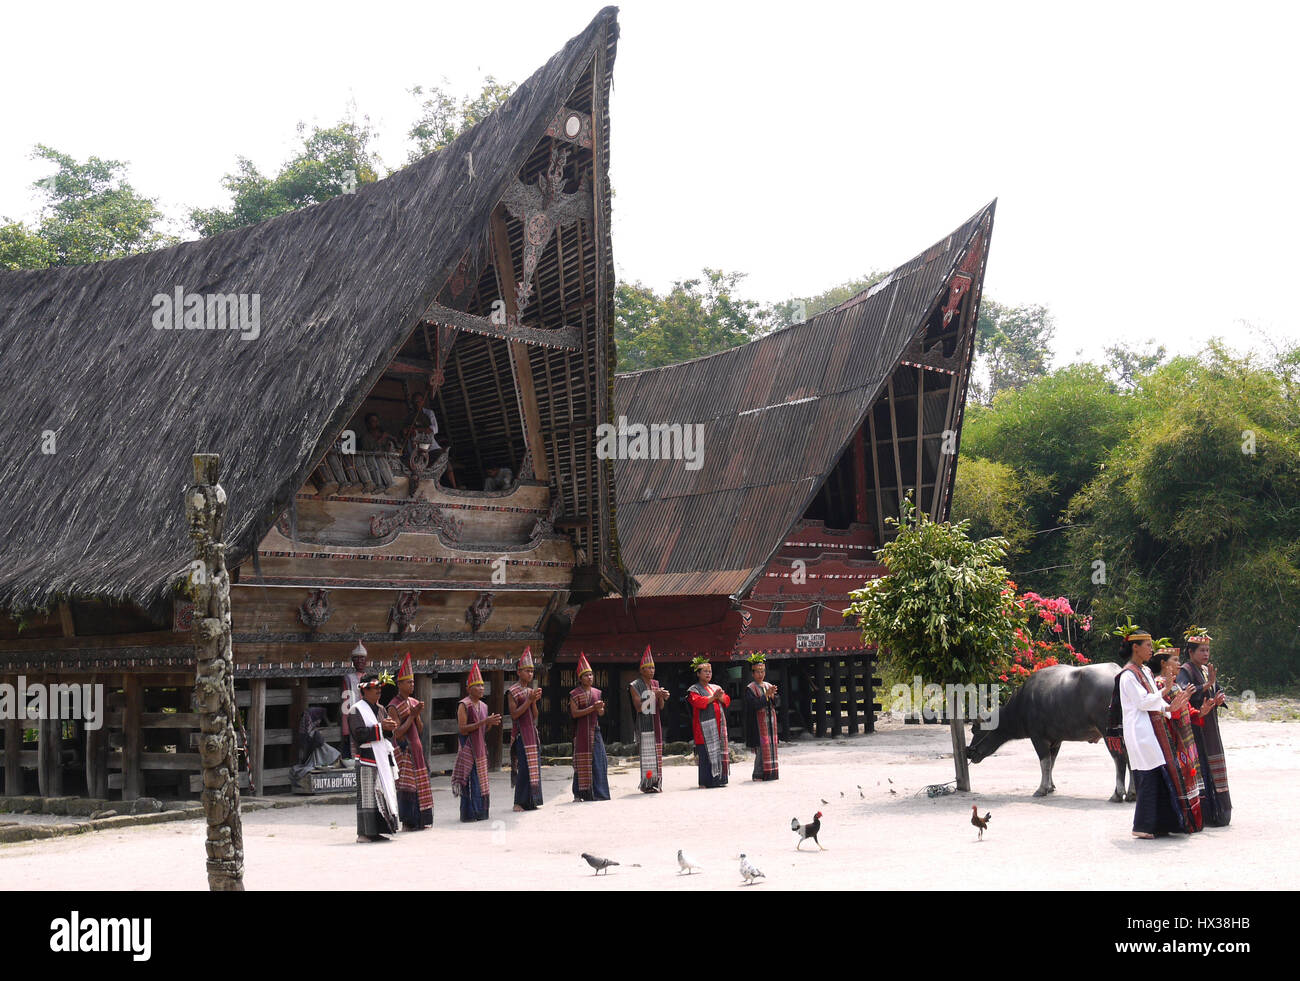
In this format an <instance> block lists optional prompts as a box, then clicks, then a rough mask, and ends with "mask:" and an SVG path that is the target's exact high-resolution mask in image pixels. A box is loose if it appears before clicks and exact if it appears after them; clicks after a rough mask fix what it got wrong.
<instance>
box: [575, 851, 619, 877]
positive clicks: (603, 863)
mask: <svg viewBox="0 0 1300 981" xmlns="http://www.w3.org/2000/svg"><path fill="white" fill-rule="evenodd" d="M582 858H583V861H585V862H586V863H587V864H588V865H590V866H591V867H592V868H593V869H595V870H596V871H595V873H594V874H595V875H600V872H601V870H602V869H604V871H605V874H606V875H609V867H610V866H611V865H617V864H618V863H617V862H615V861H614V860H613V859H608V858H597V857H596V856H595V855H588V854H587V853H586V852H583V853H582Z"/></svg>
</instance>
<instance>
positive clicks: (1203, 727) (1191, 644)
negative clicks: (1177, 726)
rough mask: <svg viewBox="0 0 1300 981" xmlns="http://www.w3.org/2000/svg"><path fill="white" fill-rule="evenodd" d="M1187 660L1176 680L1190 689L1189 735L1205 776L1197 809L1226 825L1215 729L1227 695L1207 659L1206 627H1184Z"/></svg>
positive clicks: (1224, 768)
mask: <svg viewBox="0 0 1300 981" xmlns="http://www.w3.org/2000/svg"><path fill="white" fill-rule="evenodd" d="M1183 636H1184V638H1185V644H1184V648H1183V649H1184V651H1185V652H1186V654H1187V661H1186V662H1185V663H1184V664H1183V666H1182V669H1181V670H1180V671H1179V672H1178V683H1179V684H1180V685H1182V686H1183V687H1184V688H1187V689H1189V690H1190V691H1191V693H1192V707H1193V708H1195V709H1196V712H1197V715H1196V717H1195V718H1194V719H1193V720H1192V735H1193V737H1194V738H1195V740H1196V751H1197V752H1198V753H1199V754H1200V757H1201V774H1202V777H1203V778H1204V780H1205V797H1204V799H1203V800H1202V802H1201V813H1202V814H1203V815H1204V816H1205V823H1206V824H1208V825H1210V826H1211V827H1215V828H1222V827H1225V826H1227V824H1228V822H1230V821H1231V820H1232V797H1231V796H1230V795H1229V794H1228V765H1227V761H1226V760H1225V759H1224V756H1223V736H1222V735H1220V733H1219V712H1218V708H1219V706H1220V705H1222V704H1224V702H1226V701H1227V699H1228V697H1227V695H1225V694H1224V693H1223V689H1222V688H1220V687H1219V686H1218V684H1217V683H1216V679H1217V677H1218V672H1217V671H1216V670H1215V667H1214V665H1213V664H1211V663H1210V641H1211V639H1212V638H1211V637H1210V634H1209V631H1207V630H1202V629H1201V628H1200V627H1196V626H1193V627H1188V628H1187V630H1186V631H1185V632H1184V634H1183Z"/></svg>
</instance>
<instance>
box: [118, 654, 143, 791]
mask: <svg viewBox="0 0 1300 981" xmlns="http://www.w3.org/2000/svg"><path fill="white" fill-rule="evenodd" d="M122 694H123V696H124V697H125V699H126V704H125V706H124V707H123V710H122V800H135V799H136V798H137V797H139V796H140V794H141V792H142V791H143V789H144V778H143V774H142V773H141V772H140V750H141V740H142V739H143V736H144V733H143V732H142V731H141V730H140V716H141V715H142V714H143V712H144V689H143V688H142V687H141V686H140V679H139V677H137V676H136V675H133V674H130V673H127V674H126V675H125V676H124V677H123V678H122Z"/></svg>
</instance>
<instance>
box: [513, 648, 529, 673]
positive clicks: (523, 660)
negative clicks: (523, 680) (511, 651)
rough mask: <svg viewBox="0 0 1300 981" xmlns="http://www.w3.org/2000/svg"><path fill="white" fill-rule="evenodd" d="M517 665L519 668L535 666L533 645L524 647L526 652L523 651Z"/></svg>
mask: <svg viewBox="0 0 1300 981" xmlns="http://www.w3.org/2000/svg"><path fill="white" fill-rule="evenodd" d="M515 667H518V668H531V667H534V664H533V649H532V648H531V647H525V648H524V652H523V653H522V654H520V655H519V663H518V664H517V665H515Z"/></svg>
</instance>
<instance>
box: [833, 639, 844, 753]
mask: <svg viewBox="0 0 1300 981" xmlns="http://www.w3.org/2000/svg"><path fill="white" fill-rule="evenodd" d="M843 665H844V662H843V661H842V660H841V659H840V658H839V657H833V658H832V659H831V735H832V736H838V735H839V734H840V729H841V728H843V725H844V697H843V695H841V694H840V688H841V686H842V685H843V684H844V666H843Z"/></svg>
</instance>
